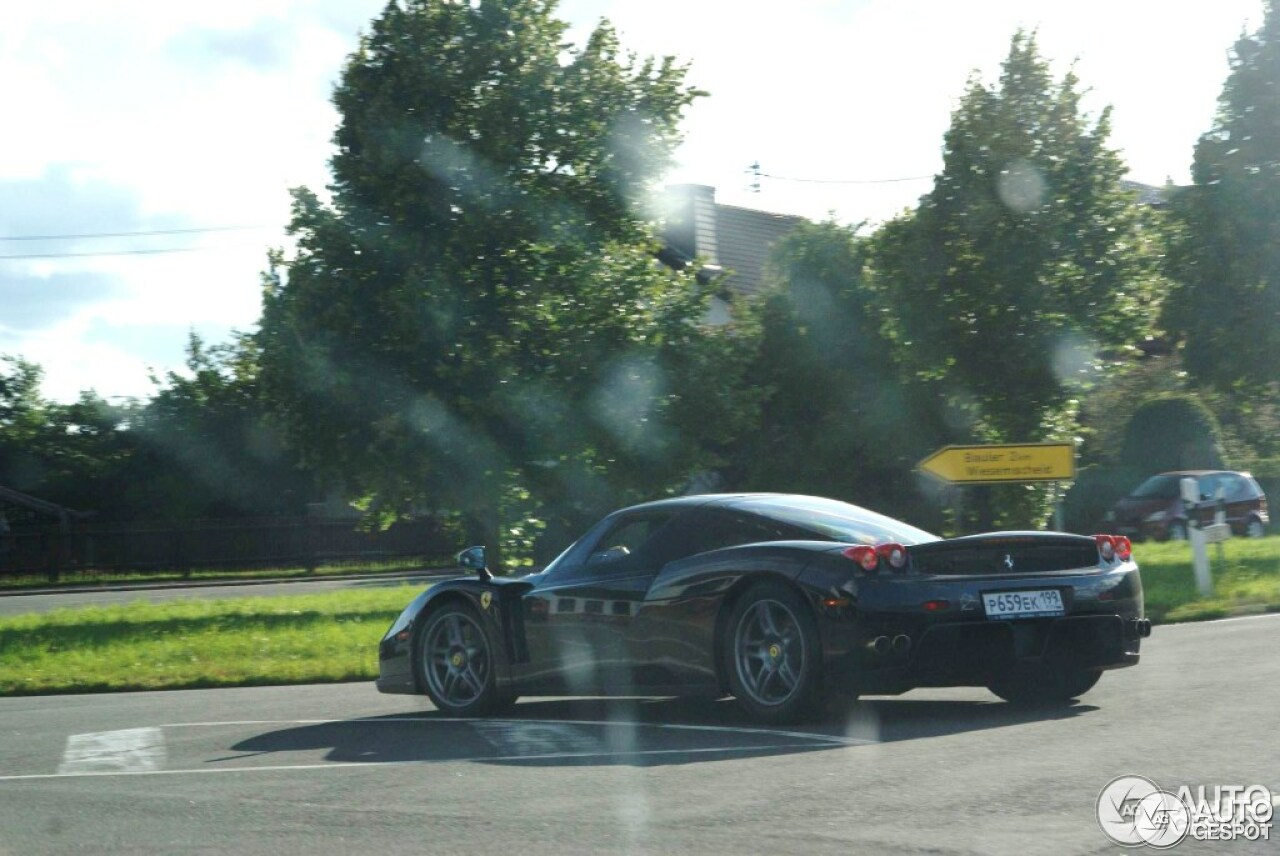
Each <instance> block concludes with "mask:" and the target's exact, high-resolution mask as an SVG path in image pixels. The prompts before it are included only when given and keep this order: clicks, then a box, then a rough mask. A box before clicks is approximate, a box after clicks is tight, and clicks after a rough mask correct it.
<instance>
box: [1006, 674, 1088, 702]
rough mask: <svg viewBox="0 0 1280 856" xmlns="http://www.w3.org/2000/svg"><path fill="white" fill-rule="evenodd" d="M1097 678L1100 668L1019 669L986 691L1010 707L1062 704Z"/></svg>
mask: <svg viewBox="0 0 1280 856" xmlns="http://www.w3.org/2000/svg"><path fill="white" fill-rule="evenodd" d="M1101 677H1102V671H1101V670H1100V669H1047V668H1040V669H1019V670H1016V671H1013V672H1010V673H1009V674H1007V675H1005V676H1004V677H1002V678H1000V679H999V680H998V681H995V682H994V683H992V684H991V685H990V686H989V687H988V689H990V690H991V691H992V692H993V693H995V694H996V695H998V696H1000V698H1002V699H1004V700H1005V701H1007V702H1012V703H1013V704H1024V705H1045V704H1065V703H1066V702H1069V701H1071V700H1072V699H1074V698H1078V697H1079V696H1082V695H1084V694H1085V693H1087V692H1088V691H1089V690H1091V689H1093V685H1094V684H1096V683H1097V682H1098V679H1099V678H1101Z"/></svg>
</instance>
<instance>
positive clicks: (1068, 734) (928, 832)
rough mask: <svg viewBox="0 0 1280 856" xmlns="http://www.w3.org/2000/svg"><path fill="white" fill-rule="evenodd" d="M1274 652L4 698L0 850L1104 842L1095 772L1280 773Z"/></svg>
mask: <svg viewBox="0 0 1280 856" xmlns="http://www.w3.org/2000/svg"><path fill="white" fill-rule="evenodd" d="M1277 650H1280V616H1267V617H1260V618H1251V619H1238V620H1230V621H1221V622H1215V623H1209V624H1196V625H1185V626H1178V627H1161V628H1156V633H1155V636H1154V637H1153V638H1152V640H1151V642H1150V643H1149V645H1148V648H1147V651H1146V652H1145V653H1144V659H1143V663H1142V664H1141V665H1140V666H1138V667H1137V668H1134V669H1129V670H1126V671H1121V672H1115V673H1112V674H1109V675H1107V676H1105V677H1104V678H1103V680H1102V682H1101V683H1100V684H1099V685H1098V687H1097V688H1096V689H1095V690H1094V691H1093V692H1091V693H1089V694H1088V695H1087V696H1086V697H1085V700H1084V701H1083V702H1082V703H1080V704H1078V705H1076V706H1075V707H1072V708H1069V709H1066V710H1060V711H1056V712H1048V713H1046V712H1038V713H1037V712H1023V711H1018V710H1016V709H1014V708H1012V707H1010V706H1008V705H1005V704H1003V703H1001V702H999V701H996V700H995V699H994V697H992V696H990V695H988V694H987V693H986V692H985V691H982V690H933V691H916V692H913V693H909V694H907V695H905V696H902V697H900V698H878V699H872V700H864V701H862V702H860V703H858V704H856V705H854V706H852V707H848V708H844V709H840V710H836V711H833V712H831V713H830V714H829V715H828V717H827V718H826V720H825V721H822V722H819V723H817V724H814V725H811V726H806V727H797V728H792V729H785V730H784V729H759V728H754V727H752V726H751V724H750V723H748V722H746V721H745V720H744V719H743V718H742V717H741V715H739V713H738V712H737V709H736V707H735V706H734V705H733V704H732V703H731V702H727V701H720V702H710V701H706V702H694V701H673V700H661V699H658V700H645V699H629V700H616V701H610V702H604V701H599V700H590V699H578V700H565V699H554V700H528V701H523V702H521V703H520V704H519V705H517V707H516V709H515V713H514V714H513V715H512V716H511V718H510V719H508V720H503V721H480V722H460V721H456V720H450V719H447V718H442V717H441V716H439V715H438V714H437V713H435V712H434V711H432V710H431V709H430V706H429V704H428V703H427V702H426V701H425V700H420V699H418V698H415V697H397V696H382V695H379V694H378V693H376V692H375V691H374V689H373V687H372V686H370V685H369V684H364V683H361V684H343V685H333V686H319V685H315V686H301V687H267V688H249V689H232V690H196V691H184V692H169V693H130V694H119V695H101V696H62V697H39V698H8V699H0V854H6V856H8V854H37V853H79V852H92V853H101V852H111V853H134V852H144V853H206V852H208V853H262V854H272V856H279V854H282V853H286V854H287V853H307V854H349V853H366V854H370V853H372V854H387V853H451V854H452V853H486V854H489V853H519V854H521V856H525V854H537V853H554V854H558V856H562V854H566V853H600V852H687V853H730V852H732V853H805V854H816V853H839V854H845V856H847V854H850V853H930V854H952V853H957V854H958V853H973V854H1027V853H1045V854H1055V856H1057V855H1058V854H1085V853H1104V852H1113V851H1114V850H1115V849H1116V848H1114V847H1113V846H1112V845H1110V844H1109V843H1108V842H1107V840H1106V839H1105V838H1104V837H1103V835H1102V833H1101V832H1100V831H1099V829H1098V826H1097V824H1096V822H1095V819H1094V803H1095V800H1096V799H1097V798H1098V794H1099V791H1100V790H1101V788H1102V787H1103V785H1105V784H1106V783H1107V782H1108V781H1109V780H1110V779H1112V778H1113V777H1115V776H1118V775H1121V774H1127V773H1136V774H1141V775H1144V776H1147V777H1149V778H1151V779H1154V780H1155V781H1156V782H1157V783H1159V784H1160V785H1161V786H1163V787H1165V788H1166V789H1170V788H1176V787H1177V786H1178V785H1181V784H1188V785H1193V786H1194V785H1199V784H1204V785H1214V784H1240V785H1247V784H1262V785H1266V786H1268V787H1270V788H1271V789H1272V791H1273V793H1280V740H1277V736H1276V726H1277V724H1280V717H1278V715H1277V710H1280V658H1278V657H1276V656H1275V653H1274V652H1276V651H1277ZM1276 850H1277V843H1276V841H1275V840H1273V841H1271V842H1268V843H1265V844H1253V845H1248V844H1246V843H1244V842H1234V843H1230V844H1227V843H1221V842H1219V843H1215V844H1201V843H1198V842H1191V841H1187V842H1184V843H1183V844H1182V845H1180V846H1179V847H1178V848H1177V851H1176V852H1179V853H1183V852H1189V853H1196V852H1202V853H1211V852H1212V853H1219V852H1226V853H1253V852H1257V853H1263V852H1266V853H1274V852H1276Z"/></svg>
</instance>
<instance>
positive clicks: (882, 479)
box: [730, 222, 942, 527]
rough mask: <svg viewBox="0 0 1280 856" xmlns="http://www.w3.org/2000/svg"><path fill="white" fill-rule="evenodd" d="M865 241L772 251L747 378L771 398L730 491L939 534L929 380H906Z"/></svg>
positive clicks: (803, 238) (847, 238) (816, 227)
mask: <svg viewBox="0 0 1280 856" xmlns="http://www.w3.org/2000/svg"><path fill="white" fill-rule="evenodd" d="M865 267H866V242H865V240H863V239H860V238H858V237H857V235H856V228H853V227H846V226H841V225H839V224H836V223H834V222H826V223H818V224H810V223H805V224H801V225H800V226H798V227H797V228H796V229H795V230H794V231H793V232H791V233H790V234H789V235H787V236H786V237H785V238H784V239H783V240H782V241H781V242H779V244H778V246H777V248H776V249H775V250H774V253H773V256H772V259H771V261H770V272H769V284H768V286H769V287H768V289H767V290H766V292H765V293H764V295H763V296H762V298H761V300H760V302H759V304H758V305H757V306H756V307H754V314H755V315H756V317H757V318H758V325H759V334H758V335H759V345H758V347H757V349H756V351H755V354H754V355H753V359H752V362H751V364H750V368H749V371H748V375H749V376H750V377H751V378H753V379H754V381H755V383H756V384H757V387H758V389H759V390H761V391H762V392H763V393H764V395H765V398H764V400H763V402H762V405H761V415H760V418H759V423H758V427H757V428H756V429H755V430H753V431H751V432H750V433H745V434H743V435H742V437H741V440H740V442H739V443H738V444H737V446H736V455H735V456H734V464H735V466H734V467H733V468H732V469H731V470H730V474H731V475H730V480H731V486H732V487H735V488H741V489H747V490H776V491H790V492H796V493H808V494H818V495H822V496H833V497H838V498H841V499H845V500H848V501H850V502H854V503H858V504H861V505H867V506H869V507H872V508H875V509H877V510H879V511H883V512H886V513H890V514H897V515H899V516H902V517H906V518H908V519H910V520H912V521H913V522H916V523H917V524H919V525H922V526H926V527H936V526H938V523H939V521H938V520H937V519H936V517H935V516H934V515H931V514H930V513H929V511H928V509H929V504H928V503H927V502H925V501H923V497H922V494H921V491H920V487H919V485H918V483H917V481H916V479H915V478H914V477H913V476H912V473H911V470H912V468H913V467H914V465H915V462H916V461H918V460H919V459H921V458H922V457H924V456H925V454H927V453H928V452H929V451H931V449H932V447H933V445H934V444H935V443H936V442H937V441H938V439H939V438H940V437H941V436H942V430H941V428H940V426H939V424H938V421H937V418H936V417H937V416H938V409H937V407H936V406H934V405H935V402H932V401H930V400H929V398H928V396H929V394H930V392H931V387H930V385H929V384H926V383H922V382H914V383H911V384H904V383H902V382H901V380H900V378H899V376H898V370H897V367H896V366H895V364H894V362H893V360H892V356H891V354H890V351H889V342H888V341H887V340H886V339H885V337H884V336H883V334H882V333H881V330H880V324H879V323H878V321H877V319H876V316H875V314H874V312H873V310H872V306H871V303H870V298H871V292H870V290H869V289H868V287H867V283H866V279H865Z"/></svg>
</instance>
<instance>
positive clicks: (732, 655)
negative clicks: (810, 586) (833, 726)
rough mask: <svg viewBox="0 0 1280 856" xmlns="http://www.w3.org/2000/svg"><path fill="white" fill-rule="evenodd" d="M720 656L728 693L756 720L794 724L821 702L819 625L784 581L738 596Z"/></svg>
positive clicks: (773, 723)
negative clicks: (727, 683)
mask: <svg viewBox="0 0 1280 856" xmlns="http://www.w3.org/2000/svg"><path fill="white" fill-rule="evenodd" d="M721 654H722V656H723V662H724V666H725V671H726V674H727V675H728V678H729V690H730V692H732V693H733V696H734V697H735V698H736V699H737V700H738V703H739V704H740V705H742V707H743V708H745V709H746V711H747V713H749V714H750V715H751V718H752V719H754V720H756V721H757V722H762V723H765V724H769V725H780V724H783V723H793V722H797V721H799V720H801V719H803V718H804V717H806V716H808V715H809V714H811V713H812V712H813V710H814V709H815V707H816V705H817V702H818V701H819V700H820V696H821V692H820V690H821V686H822V648H821V641H820V640H819V637H818V625H817V623H816V622H815V621H814V618H813V611H812V610H811V609H810V608H809V605H808V604H807V603H805V602H804V600H803V599H802V598H801V597H800V596H799V595H798V594H796V593H795V591H793V590H792V589H791V588H789V587H787V586H786V585H783V584H782V583H779V582H773V581H766V582H761V583H757V584H756V585H754V586H752V587H751V588H750V589H748V590H747V591H746V592H745V593H743V595H742V596H741V597H740V598H738V601H737V602H736V603H735V604H734V606H733V609H732V611H731V612H730V613H729V621H728V623H727V624H726V625H725V634H724V639H723V648H722V651H721Z"/></svg>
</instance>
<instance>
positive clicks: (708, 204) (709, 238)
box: [659, 184, 805, 294]
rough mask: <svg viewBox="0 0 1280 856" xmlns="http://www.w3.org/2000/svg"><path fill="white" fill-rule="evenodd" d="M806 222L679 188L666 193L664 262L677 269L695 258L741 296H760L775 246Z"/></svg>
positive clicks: (711, 192)
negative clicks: (719, 273)
mask: <svg viewBox="0 0 1280 856" xmlns="http://www.w3.org/2000/svg"><path fill="white" fill-rule="evenodd" d="M804 220H805V218H803V217H797V216H795V215H792V214H775V213H773V212H772V211H758V210H756V209H754V208H740V207H738V206H735V205H721V204H719V203H717V202H716V201H715V188H714V187H708V186H706V185H701V184H680V185H674V186H672V187H668V188H667V218H666V223H665V225H664V228H663V232H662V238H663V241H664V242H665V245H666V246H665V247H664V249H663V252H662V253H660V254H659V257H660V258H661V259H662V260H663V261H664V262H665V263H667V264H669V265H671V266H673V267H681V266H683V265H685V264H688V263H689V262H691V261H693V260H694V259H699V260H701V261H702V262H703V263H704V264H707V265H715V266H717V267H719V268H722V269H724V271H725V272H726V273H727V274H728V276H727V277H726V278H725V285H726V286H727V288H728V289H729V291H731V292H734V293H737V294H755V293H756V292H758V291H759V290H760V287H761V285H762V284H763V282H764V271H765V265H766V263H767V262H768V260H769V254H770V253H771V252H772V251H773V248H774V246H775V245H776V244H777V243H778V241H779V240H780V239H781V238H782V237H783V236H785V235H786V234H787V233H788V232H790V231H791V230H792V229H794V228H795V227H796V226H798V225H799V224H800V223H802V222H804Z"/></svg>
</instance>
